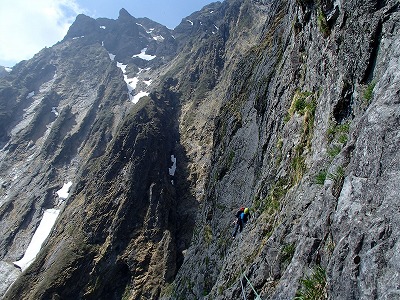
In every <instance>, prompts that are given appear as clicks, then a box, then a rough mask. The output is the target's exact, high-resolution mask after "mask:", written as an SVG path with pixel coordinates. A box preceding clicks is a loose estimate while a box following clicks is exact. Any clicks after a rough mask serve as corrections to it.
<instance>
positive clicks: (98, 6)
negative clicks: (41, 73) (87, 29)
mask: <svg viewBox="0 0 400 300" xmlns="http://www.w3.org/2000/svg"><path fill="white" fill-rule="evenodd" d="M221 1H222V0H221ZM212 2H215V1H210V0H140V1H139V0H35V1H32V0H0V65H2V66H6V67H12V66H13V65H15V64H16V63H17V62H19V61H21V60H24V59H29V58H31V57H33V55H34V54H35V53H37V52H39V51H40V50H41V49H43V48H44V47H51V46H52V45H54V44H55V43H57V42H58V41H60V40H62V39H63V37H64V36H65V34H66V33H67V31H68V28H69V26H70V25H71V24H72V22H73V21H74V20H75V17H76V15H77V14H79V13H84V14H86V15H88V16H90V17H93V18H100V17H106V18H110V19H116V18H117V17H118V13H119V10H120V9H121V8H125V9H126V10H127V11H128V12H129V13H130V14H131V15H132V16H134V17H137V18H139V17H148V18H150V19H152V20H154V21H156V22H159V23H161V24H163V25H165V26H167V27H169V28H175V27H176V26H177V25H178V24H179V23H180V21H181V20H182V19H183V18H184V17H186V16H188V15H190V14H191V13H193V12H195V11H197V10H200V9H201V8H202V7H204V6H205V5H207V4H209V3H212Z"/></svg>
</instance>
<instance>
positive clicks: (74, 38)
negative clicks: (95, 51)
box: [72, 35, 85, 40]
mask: <svg viewBox="0 0 400 300" xmlns="http://www.w3.org/2000/svg"><path fill="white" fill-rule="evenodd" d="M84 37H85V36H84V35H82V36H76V37H73V38H72V39H73V40H77V39H81V38H84Z"/></svg>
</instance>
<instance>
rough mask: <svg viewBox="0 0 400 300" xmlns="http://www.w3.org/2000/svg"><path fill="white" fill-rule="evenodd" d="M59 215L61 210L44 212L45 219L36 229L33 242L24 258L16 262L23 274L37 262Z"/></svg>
mask: <svg viewBox="0 0 400 300" xmlns="http://www.w3.org/2000/svg"><path fill="white" fill-rule="evenodd" d="M59 213H60V210H59V209H46V210H45V211H44V214H43V218H42V220H41V221H40V224H39V227H38V228H37V229H36V231H35V234H34V235H33V237H32V240H31V242H30V243H29V246H28V248H27V249H26V251H25V254H24V257H22V258H21V259H20V260H18V261H15V262H14V265H16V266H18V267H20V268H21V270H22V272H23V271H25V270H26V269H27V268H28V267H29V266H30V265H31V264H32V262H33V261H34V260H35V258H36V256H37V255H38V253H39V251H40V249H41V248H42V244H43V242H44V241H45V240H46V239H47V237H48V236H49V234H50V232H51V229H52V228H53V226H54V223H55V222H56V220H57V217H58V215H59Z"/></svg>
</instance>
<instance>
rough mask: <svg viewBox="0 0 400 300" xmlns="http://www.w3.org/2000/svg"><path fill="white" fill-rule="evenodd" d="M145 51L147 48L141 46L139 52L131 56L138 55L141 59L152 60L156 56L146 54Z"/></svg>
mask: <svg viewBox="0 0 400 300" xmlns="http://www.w3.org/2000/svg"><path fill="white" fill-rule="evenodd" d="M146 51H147V48H143V49H142V50H141V51H140V53H139V54H135V55H133V56H132V58H134V57H139V58H141V59H143V60H153V59H155V58H156V57H157V56H155V55H149V54H146Z"/></svg>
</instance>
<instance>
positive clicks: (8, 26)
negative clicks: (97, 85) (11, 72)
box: [0, 0, 83, 64]
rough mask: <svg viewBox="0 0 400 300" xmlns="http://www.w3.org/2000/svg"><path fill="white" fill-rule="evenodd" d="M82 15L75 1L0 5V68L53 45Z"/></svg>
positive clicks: (42, 0)
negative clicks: (4, 64) (77, 16)
mask: <svg viewBox="0 0 400 300" xmlns="http://www.w3.org/2000/svg"><path fill="white" fill-rule="evenodd" d="M82 12H83V10H82V9H81V8H80V7H79V5H78V4H77V3H76V0H35V1H34V2H32V1H30V0H13V1H1V4H0V64H2V62H6V61H8V62H14V63H16V62H19V61H21V60H24V59H29V58H31V57H32V56H33V55H34V54H35V53H37V52H39V51H40V50H41V49H43V48H44V47H45V46H48V47H49V46H52V45H54V44H55V43H57V42H58V41H60V40H61V39H63V37H64V36H65V34H66V33H67V31H68V28H69V26H70V25H71V24H72V22H73V21H74V20H75V17H76V15H77V14H78V13H82Z"/></svg>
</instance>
